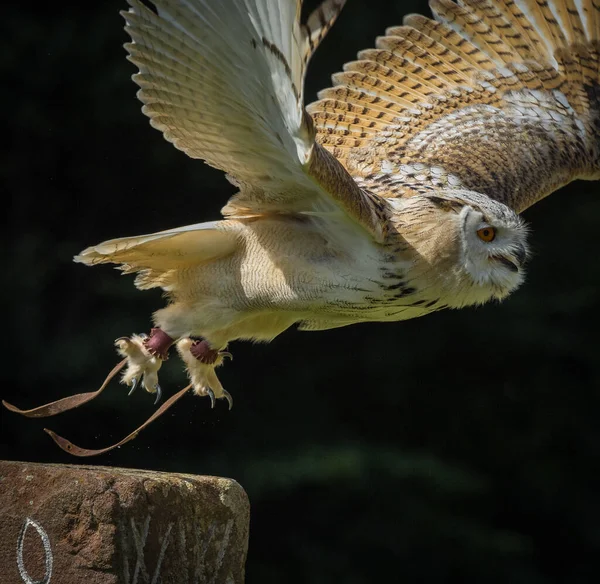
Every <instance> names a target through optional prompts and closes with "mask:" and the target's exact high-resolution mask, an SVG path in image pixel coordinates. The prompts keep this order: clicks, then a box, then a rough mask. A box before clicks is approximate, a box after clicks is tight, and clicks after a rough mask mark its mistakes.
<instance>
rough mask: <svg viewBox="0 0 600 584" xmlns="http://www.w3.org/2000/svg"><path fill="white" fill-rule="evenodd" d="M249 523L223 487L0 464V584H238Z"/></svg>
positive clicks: (195, 480) (236, 495)
mask: <svg viewBox="0 0 600 584" xmlns="http://www.w3.org/2000/svg"><path fill="white" fill-rule="evenodd" d="M249 519H250V506H249V503H248V497H247V496H246V493H245V492H244V490H243V489H242V487H240V485H239V484H238V483H236V482H235V481H233V480H231V479H224V478H218V477H206V476H194V475H184V474H173V473H161V472H151V471H144V470H130V469H122V468H109V467H94V466H74V465H73V466H72V465H62V464H34V463H26V462H5V461H0V574H1V575H0V580H1V581H2V583H3V584H22V583H23V582H25V583H26V584H33V583H36V584H42V583H43V584H188V583H189V584H204V583H211V584H242V582H243V581H244V564H245V561H246V552H247V549H248V526H249Z"/></svg>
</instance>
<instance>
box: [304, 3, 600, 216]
mask: <svg viewBox="0 0 600 584" xmlns="http://www.w3.org/2000/svg"><path fill="white" fill-rule="evenodd" d="M430 6H431V9H432V11H433V14H434V16H435V20H432V19H429V18H426V17H424V16H421V15H409V16H407V17H406V19H405V21H404V24H405V26H399V27H393V28H390V29H388V30H387V31H386V35H385V36H384V37H381V38H379V39H377V42H376V48H375V49H370V50H366V51H362V52H361V53H359V55H358V58H359V60H358V61H355V62H352V63H348V64H347V65H346V66H345V67H344V71H343V72H342V73H338V74H336V75H334V76H333V81H334V87H332V88H330V89H326V90H324V91H322V92H321V93H320V94H319V97H320V100H319V101H317V102H315V103H313V104H311V105H310V106H309V107H308V108H307V109H308V111H309V112H310V113H311V115H312V116H313V118H314V121H315V126H316V127H317V140H318V141H319V142H320V143H321V144H322V145H323V146H324V147H325V148H327V149H328V150H329V151H330V152H332V153H333V154H334V156H336V158H337V159H338V160H340V161H341V162H342V163H343V164H344V166H345V167H346V169H347V170H348V172H349V173H350V174H352V176H353V177H354V178H355V180H356V181H357V182H358V184H359V185H361V186H362V187H364V188H366V189H369V190H370V191H372V192H373V193H376V194H378V195H380V196H382V197H398V196H406V195H407V194H408V195H410V194H414V192H415V191H416V192H428V191H434V190H437V189H439V188H444V187H458V186H461V187H466V188H469V189H471V190H475V191H478V192H481V193H484V194H487V195H489V196H490V197H492V198H495V199H497V200H499V201H501V202H503V203H505V204H507V205H509V206H511V207H512V208H514V209H515V210H516V211H517V212H521V211H523V210H524V209H526V208H527V207H529V206H530V205H532V204H533V203H535V202H536V201H538V200H540V199H541V198H543V197H545V196H546V195H548V194H550V193H551V192H553V191H554V190H556V189H557V188H559V187H560V186H562V185H564V184H566V183H568V182H570V181H571V180H573V179H576V178H583V179H597V178H600V145H599V143H598V132H599V129H600V69H599V65H600V3H599V2H598V0H459V2H458V4H456V3H454V2H453V1H452V0H431V1H430Z"/></svg>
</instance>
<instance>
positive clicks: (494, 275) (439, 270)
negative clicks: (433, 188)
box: [399, 189, 529, 308]
mask: <svg viewBox="0 0 600 584" xmlns="http://www.w3.org/2000/svg"><path fill="white" fill-rule="evenodd" d="M405 201H406V199H405ZM407 202H408V206H409V207H410V208H411V209H410V211H409V209H407V208H406V207H404V209H403V210H402V215H403V216H404V217H407V216H408V217H411V216H412V217H414V218H415V219H417V220H416V221H410V222H403V224H401V225H399V232H400V233H401V234H402V235H403V236H405V238H406V240H407V242H408V243H409V244H410V245H411V246H412V247H413V249H414V251H415V252H416V253H417V255H418V257H419V260H417V263H420V264H421V269H418V271H419V272H420V277H422V278H426V279H427V280H428V281H429V282H428V284H427V287H429V288H431V289H432V291H433V290H435V293H436V295H438V296H439V297H441V298H443V300H444V303H445V304H446V305H448V306H450V307H455V308H459V307H462V306H467V305H471V304H482V303H484V302H487V301H489V300H492V299H498V300H500V299H502V298H504V297H506V296H507V295H508V294H510V293H511V292H512V291H514V290H515V289H516V288H517V287H518V286H519V285H520V284H521V283H522V282H523V280H524V276H525V272H524V266H525V262H526V260H527V258H528V255H529V248H528V246H527V226H526V224H525V222H524V221H523V220H522V219H521V218H520V217H519V216H518V215H517V214H516V213H515V212H514V211H513V210H512V209H510V208H509V207H507V206H506V205H503V204H502V203H499V202H497V201H494V200H493V199H490V198H489V197H488V196H486V195H482V194H480V193H476V192H473V191H468V190H464V189H453V190H444V191H437V192H436V193H435V195H433V194H432V195H420V196H417V197H415V198H414V199H412V200H410V199H408V201H407ZM407 211H408V213H407ZM417 226H418V228H417V229H415V227H417Z"/></svg>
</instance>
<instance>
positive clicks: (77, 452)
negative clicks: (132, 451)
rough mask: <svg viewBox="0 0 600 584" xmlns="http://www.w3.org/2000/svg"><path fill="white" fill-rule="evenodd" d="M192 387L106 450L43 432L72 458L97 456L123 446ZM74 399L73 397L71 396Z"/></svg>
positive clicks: (182, 391)
mask: <svg viewBox="0 0 600 584" xmlns="http://www.w3.org/2000/svg"><path fill="white" fill-rule="evenodd" d="M191 388H192V385H191V384H190V385H188V386H187V387H184V388H183V389H182V390H181V391H179V392H177V393H176V394H175V395H173V396H171V397H170V398H169V399H168V400H167V401H166V402H165V403H164V404H163V405H162V406H160V408H158V410H156V411H155V412H154V413H153V414H152V415H151V416H150V417H149V418H148V419H147V420H146V421H145V422H144V423H143V424H142V425H141V426H139V428H136V429H135V430H134V431H133V432H132V433H131V434H129V435H128V436H126V437H125V438H123V440H121V441H120V442H117V443H116V444H113V445H112V446H108V447H106V448H100V449H99V450H89V449H88V448H80V447H79V446H76V445H75V444H73V443H72V442H69V441H68V440H67V439H66V438H63V437H62V436H59V435H58V434H55V433H54V432H53V431H52V430H48V428H44V432H46V433H48V434H50V437H51V438H52V440H54V442H56V444H57V445H58V446H59V447H60V448H62V449H63V450H64V451H65V452H68V453H69V454H72V455H73V456H82V457H84V456H98V455H99V454H104V453H106V452H109V451H111V450H113V449H114V448H118V447H119V446H123V444H125V443H126V442H129V441H130V440H133V439H134V438H135V437H136V436H137V435H138V434H139V433H140V432H141V431H142V430H143V429H144V428H146V427H147V426H149V425H150V424H151V423H152V422H154V420H156V419H157V418H159V417H160V416H162V415H163V414H164V413H165V412H166V411H167V410H168V409H169V408H170V407H171V406H172V405H173V404H174V403H175V402H177V401H179V400H180V399H181V398H182V397H183V396H184V395H185V394H186V393H187V392H188V391H189V390H190V389H191ZM73 397H75V396H73Z"/></svg>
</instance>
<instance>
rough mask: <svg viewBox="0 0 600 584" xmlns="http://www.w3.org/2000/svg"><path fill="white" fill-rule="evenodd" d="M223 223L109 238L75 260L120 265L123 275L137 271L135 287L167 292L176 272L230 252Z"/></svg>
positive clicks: (230, 236) (232, 243)
mask: <svg viewBox="0 0 600 584" xmlns="http://www.w3.org/2000/svg"><path fill="white" fill-rule="evenodd" d="M224 224H225V222H223V221H220V222H216V221H213V222H209V223H198V224H196V225H187V226H185V227H179V228H177V229H170V230H167V231H159V232H158V233H151V234H149V235H138V236H135V237H122V238H119V239H110V240H108V241H104V242H103V243H100V244H98V245H94V246H92V247H88V248H87V249H84V250H83V251H82V252H81V253H80V254H79V255H77V256H75V258H74V260H75V261H76V262H80V263H82V264H87V265H88V266H91V265H95V264H120V265H119V266H118V268H119V269H120V270H121V271H123V272H124V273H126V274H128V273H132V272H137V273H138V275H137V277H136V280H135V285H136V286H137V287H138V288H140V289H141V290H145V289H148V288H155V287H158V286H160V287H162V288H164V289H165V290H167V291H168V290H169V289H170V287H171V286H172V285H173V283H174V281H175V277H176V275H177V271H178V270H181V269H185V268H189V267H192V266H196V265H199V264H202V263H206V262H209V261H212V260H215V259H218V258H221V257H224V256H226V255H229V254H230V253H232V252H233V251H234V250H235V248H236V238H235V235H234V234H232V233H231V232H228V231H225V230H223V229H222V228H219V226H222V225H224Z"/></svg>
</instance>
